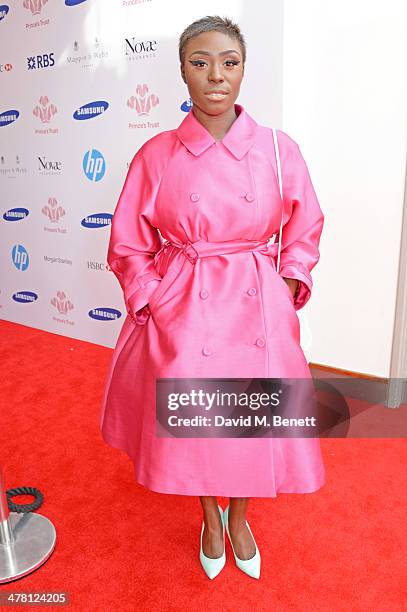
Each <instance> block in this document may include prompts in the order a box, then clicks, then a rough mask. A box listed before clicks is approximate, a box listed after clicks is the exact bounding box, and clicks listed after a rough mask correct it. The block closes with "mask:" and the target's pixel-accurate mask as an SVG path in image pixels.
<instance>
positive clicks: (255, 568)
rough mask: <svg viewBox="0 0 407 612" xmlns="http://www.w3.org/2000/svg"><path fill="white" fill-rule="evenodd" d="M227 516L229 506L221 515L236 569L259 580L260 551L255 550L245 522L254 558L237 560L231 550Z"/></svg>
mask: <svg viewBox="0 0 407 612" xmlns="http://www.w3.org/2000/svg"><path fill="white" fill-rule="evenodd" d="M228 516H229V506H228V507H227V508H226V510H225V511H224V513H223V522H224V524H225V525H226V531H227V533H228V537H229V542H230V545H231V547H232V550H233V554H234V556H235V561H236V565H237V567H238V568H239V569H241V570H242V572H244V573H245V574H247V575H248V576H251V577H252V578H260V563H261V557H260V551H259V549H258V548H257V544H256V540H255V539H254V537H253V534H252V530H251V529H250V527H249V523H248V522H247V521H246V525H247V528H248V530H249V531H250V535H251V536H252V538H253V542H254V545H255V547H256V552H255V553H254V557H251V559H239V557H238V556H237V555H236V553H235V549H234V548H233V544H232V539H231V537H230V533H229V519H228Z"/></svg>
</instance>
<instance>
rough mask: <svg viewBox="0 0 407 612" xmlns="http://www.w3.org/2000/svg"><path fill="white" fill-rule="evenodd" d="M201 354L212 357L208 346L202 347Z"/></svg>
mask: <svg viewBox="0 0 407 612" xmlns="http://www.w3.org/2000/svg"><path fill="white" fill-rule="evenodd" d="M202 353H203V354H204V355H212V351H211V349H210V348H209V346H204V347H203V349H202Z"/></svg>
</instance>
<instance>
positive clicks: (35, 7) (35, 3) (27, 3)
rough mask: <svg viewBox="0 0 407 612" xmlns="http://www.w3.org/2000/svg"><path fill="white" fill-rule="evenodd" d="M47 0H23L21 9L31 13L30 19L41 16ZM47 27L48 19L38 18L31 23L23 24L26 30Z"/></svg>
mask: <svg viewBox="0 0 407 612" xmlns="http://www.w3.org/2000/svg"><path fill="white" fill-rule="evenodd" d="M47 2H48V0H24V2H23V7H24V8H25V9H27V11H29V12H30V13H31V16H32V17H36V16H37V15H41V14H42V9H43V7H44V6H45V5H46V4H47ZM47 25H49V19H42V18H39V19H37V20H36V21H31V22H29V23H26V24H25V27H26V28H39V27H42V26H47Z"/></svg>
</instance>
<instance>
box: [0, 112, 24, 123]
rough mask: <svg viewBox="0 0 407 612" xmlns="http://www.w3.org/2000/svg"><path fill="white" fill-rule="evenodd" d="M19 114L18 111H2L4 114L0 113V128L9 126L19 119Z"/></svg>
mask: <svg viewBox="0 0 407 612" xmlns="http://www.w3.org/2000/svg"><path fill="white" fill-rule="evenodd" d="M19 116H20V113H19V112H18V110H8V111H4V113H0V127H4V126H5V125H10V123H14V121H17V119H18V118H19Z"/></svg>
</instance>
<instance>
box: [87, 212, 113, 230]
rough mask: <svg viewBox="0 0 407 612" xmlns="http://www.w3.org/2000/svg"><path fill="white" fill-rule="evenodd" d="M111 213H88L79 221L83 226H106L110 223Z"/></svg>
mask: <svg viewBox="0 0 407 612" xmlns="http://www.w3.org/2000/svg"><path fill="white" fill-rule="evenodd" d="M112 217H113V215H112V214H111V213H95V214H94V215H89V216H88V217H85V218H84V219H82V221H81V225H82V226H83V227H89V228H95V227H106V226H107V225H111V223H112Z"/></svg>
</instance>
